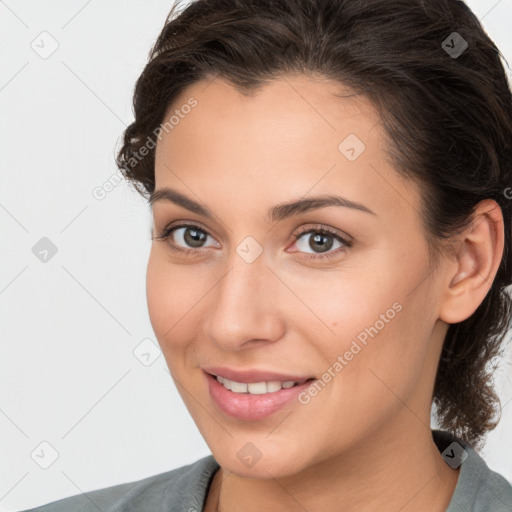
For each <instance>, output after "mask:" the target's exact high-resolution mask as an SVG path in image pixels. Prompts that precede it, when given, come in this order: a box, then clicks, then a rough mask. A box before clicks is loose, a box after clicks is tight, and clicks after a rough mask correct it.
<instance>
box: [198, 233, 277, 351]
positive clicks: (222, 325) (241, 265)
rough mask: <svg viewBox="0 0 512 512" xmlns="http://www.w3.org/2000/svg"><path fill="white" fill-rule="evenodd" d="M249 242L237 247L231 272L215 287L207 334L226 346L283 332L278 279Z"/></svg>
mask: <svg viewBox="0 0 512 512" xmlns="http://www.w3.org/2000/svg"><path fill="white" fill-rule="evenodd" d="M247 243H248V244H249V245H245V244H244V242H242V243H241V244H239V246H238V247H237V248H235V250H233V252H232V254H231V255H230V257H229V260H228V264H227V268H228V270H227V272H226V273H225V274H224V276H223V277H222V278H221V280H220V281H219V282H218V284H217V286H216V287H215V288H214V290H212V292H213V297H212V299H211V300H212V301H213V306H212V308H211V310H210V314H209V318H208V322H207V329H208V333H207V334H208V336H209V337H210V339H211V340H212V341H214V342H215V343H216V344H218V345H219V346H222V347H223V348H225V349H231V350H236V349H237V348H239V347H240V346H241V345H242V344H244V343H245V342H247V341H250V340H266V341H273V340H274V339H277V338H278V337H279V336H280V334H279V329H280V328H279V325H280V321H279V311H278V309H277V308H276V307H275V304H277V302H276V301H275V297H276V293H277V290H276V289H275V286H276V285H277V283H276V281H277V280H276V278H275V276H274V275H273V274H272V272H271V271H270V270H269V269H268V268H267V266H266V265H267V262H266V259H265V258H264V255H263V253H260V254H259V255H258V256H257V257H256V258H254V259H252V258H253V257H254V247H251V245H250V244H251V242H250V241H248V242H247ZM251 252H252V254H251ZM248 255H251V257H248Z"/></svg>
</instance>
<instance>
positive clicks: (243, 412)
mask: <svg viewBox="0 0 512 512" xmlns="http://www.w3.org/2000/svg"><path fill="white" fill-rule="evenodd" d="M205 375H206V378H207V380H208V387H209V389H210V395H211V397H212V398H213V400H214V401H215V403H216V404H217V406H218V407H219V409H220V410H221V411H222V412H223V413H225V414H227V415H228V416H231V417H233V418H238V419H241V420H246V421H255V420H260V419H262V418H266V417H267V416H270V415H271V414H274V413H275V412H277V411H278V410H280V409H281V408H283V407H284V406H285V405H287V404H289V403H290V402H292V401H293V400H294V399H296V398H297V395H298V394H299V393H300V392H301V391H303V390H304V389H306V388H307V387H308V386H309V385H310V384H311V383H312V382H313V381H312V380H308V381H306V382H304V383H303V384H300V385H298V386H294V387H293V388H287V389H285V388H282V389H280V390H279V391H274V392H272V393H265V394H261V395H252V394H251V393H235V392H234V391H230V390H229V389H226V388H225V387H224V386H223V385H222V384H221V383H220V382H219V381H218V380H217V379H216V378H215V377H213V376H212V375H210V374H208V373H205Z"/></svg>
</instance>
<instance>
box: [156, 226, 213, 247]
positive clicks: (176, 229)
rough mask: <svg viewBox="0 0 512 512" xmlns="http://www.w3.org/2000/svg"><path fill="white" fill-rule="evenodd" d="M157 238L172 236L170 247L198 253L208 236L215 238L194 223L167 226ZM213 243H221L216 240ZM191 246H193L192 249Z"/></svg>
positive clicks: (162, 238) (163, 238)
mask: <svg viewBox="0 0 512 512" xmlns="http://www.w3.org/2000/svg"><path fill="white" fill-rule="evenodd" d="M155 238H156V239H157V240H167V239H169V238H171V242H170V243H169V247H170V248H171V249H172V250H173V251H180V252H184V253H189V254H191V253H196V254H197V252H198V251H197V249H202V248H203V247H205V246H204V245H203V244H204V242H205V241H206V240H207V239H208V238H211V239H212V240H213V238H212V237H211V236H210V235H209V234H208V233H207V232H206V231H205V230H204V229H202V228H200V227H199V226H196V225H194V224H181V225H174V226H167V227H166V228H164V229H163V230H162V232H161V233H159V234H158V236H156V237H155ZM214 242H215V241H214ZM213 245H214V246H218V245H219V244H218V243H217V242H215V243H214V244H213ZM189 247H192V248H191V249H190V248H189Z"/></svg>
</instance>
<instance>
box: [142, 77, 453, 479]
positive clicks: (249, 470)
mask: <svg viewBox="0 0 512 512" xmlns="http://www.w3.org/2000/svg"><path fill="white" fill-rule="evenodd" d="M336 90H338V91H339V90H340V88H339V87H336V86H335V85H334V84H333V83H329V82H327V81H325V80H324V81H321V80H315V81H313V80H311V79H307V78H306V77H303V76H294V77H291V76H289V77H286V78H282V79H280V80H276V81H274V82H271V83H270V84H267V85H266V86H264V87H263V88H262V89H261V90H259V91H258V92H256V93H255V94H254V95H252V96H250V97H244V96H243V95H241V94H240V93H238V92H236V90H235V89H234V88H232V87H231V86H230V85H229V84H228V83H227V82H225V81H223V80H221V79H220V78H217V79H215V80H213V81H212V82H206V81H203V82H199V83H196V84H194V85H192V86H190V87H189V88H188V89H187V90H185V91H184V92H183V93H182V94H181V95H180V97H179V98H178V99H177V100H176V101H175V102H174V103H173V105H172V108H171V109H170V110H169V111H168V113H167V115H166V118H165V121H167V120H168V119H169V117H170V116H171V115H174V116H175V117H174V118H172V120H171V121H170V123H171V124H172V128H171V129H170V128H169V127H170V126H171V124H168V125H167V129H164V130H163V131H162V132H161V140H160V141H159V142H158V145H157V148H156V168H155V173H156V191H157V192H158V191H162V190H163V189H166V188H168V189H172V190H173V191H175V194H174V195H171V194H161V193H158V195H157V196H155V197H154V202H153V204H152V208H153V215H154V232H153V233H154V236H155V237H156V236H159V235H161V234H162V233H163V232H164V230H165V228H167V227H169V226H170V227H174V228H175V229H174V230H173V232H172V233H171V234H169V235H168V237H167V238H166V239H160V240H158V239H156V238H155V239H154V240H153V242H152V248H151V254H150V258H149V263H148V268H147V299H148V307H149V314H150V318H151V323H152V326H153V328H154V331H155V334H156V336H157V339H158V341H159V343H160V346H161V348H162V351H163V353H164V356H165V358H166V361H167V364H168V367H169V369H170V372H171V374H172V377H173V378H174V380H175V382H176V385H177V387H178V390H179V392H180V394H181V396H182V398H183V400H184V402H185V404H186V406H187V408H188V410H189V411H190V414H191V415H192V417H193V419H194V421H195V423H196V424H197V426H198V428H199V430H200V432H201V434H202V435H203V437H204V438H205V440H206V442H207V444H208V445H209V447H210V449H211V450H212V453H213V455H214V456H215V457H216V459H217V460H218V461H219V463H220V465H221V466H222V467H223V468H225V469H227V470H228V471H231V472H234V473H237V474H239V475H242V476H251V477H256V478H268V476H269V474H271V475H272V476H275V477H277V476H286V475H291V474H295V473H297V472H299V471H302V470H305V469H306V468H308V467H311V466H313V465H314V464H317V463H320V462H324V461H327V460H328V459H333V458H335V457H339V456H345V457H349V456H353V457H356V456H357V457H364V456H365V455H363V454H368V457H370V459H369V461H371V460H372V454H371V453H369V452H371V450H369V448H370V447H371V446H372V443H373V442H374V441H375V440H378V441H379V443H380V444H379V446H382V441H383V440H384V439H391V438H393V439H396V438H397V436H400V435H404V434H405V435H414V433H415V432H419V431H420V430H421V431H422V432H424V431H425V429H428V428H429V425H430V423H429V421H430V404H431V396H432V388H433V382H434V377H435V371H436V366H437V361H438V357H439V353H440V347H441V343H442V340H443V338H444V335H445V333H446V327H447V324H444V323H443V322H440V321H439V320H438V317H439V302H440V298H439V297H440V295H441V286H440V279H441V278H440V277H439V276H440V275H441V276H442V274H439V273H432V271H431V270H430V267H429V260H428V252H427V246H426V242H425V238H424V232H423V228H422V225H421V221H420V213H419V212H420V196H419V191H418V189H417V188H416V186H414V185H412V184H411V183H409V184H408V183H406V182H405V181H402V180H401V178H400V177H399V176H398V174H397V173H396V172H395V171H394V170H393V167H392V166H391V164H390V163H389V162H388V159H387V157H386V154H385V146H384V144H385V139H384V131H383V128H382V125H381V124H380V122H379V117H378V115H377V113H376V111H375V110H374V109H373V108H372V106H371V104H370V103H369V102H368V101H367V100H365V99H363V98H361V97H359V98H355V97H352V98H346V99H340V98H336V97H335V96H333V95H332V94H331V93H332V92H335V91H336ZM176 111H177V112H176ZM177 194H180V196H178V195H177ZM331 196H337V197H340V198H343V199H339V200H338V203H337V204H334V203H331V204H330V205H328V206H325V205H324V204H322V202H321V201H316V202H315V201H314V199H315V198H319V199H322V200H323V199H325V198H327V197H331ZM172 197H174V198H175V199H176V197H186V198H187V201H186V202H185V201H181V204H178V201H173V200H171V199H172ZM303 201H306V203H302V202H303ZM296 202H297V203H298V205H297V206H288V207H287V206H285V205H291V204H292V203H296ZM196 203H198V204H199V205H200V206H201V207H202V208H203V209H204V211H202V212H201V211H200V210H199V209H197V208H195V207H192V205H195V204H196ZM354 203H357V204H358V205H359V206H355V205H354ZM301 204H302V206H301ZM187 205H188V206H189V208H187ZM277 205H281V206H279V207H277ZM206 213H208V214H206ZM178 226H179V227H178ZM183 226H185V227H183ZM187 226H188V227H187ZM322 230H328V232H325V231H322ZM343 240H345V242H344V241H343ZM211 374H213V375H220V376H221V377H224V378H227V379H228V381H225V382H226V385H227V386H228V387H230V386H231V388H232V390H228V389H226V388H225V387H224V386H223V385H222V384H221V383H219V382H217V380H216V379H214V377H212V376H211ZM273 374H274V375H273ZM305 379H314V380H311V381H308V382H306V383H305V384H302V385H300V386H296V387H293V388H289V387H287V386H289V384H285V387H283V386H282V383H283V382H287V381H303V380H305ZM229 381H234V382H236V384H230V382H229ZM258 382H259V383H261V382H266V383H268V382H271V384H270V385H268V384H256V383H258ZM247 383H253V384H254V385H252V386H251V385H249V386H248V385H247ZM244 390H247V392H246V393H239V392H237V391H244ZM373 456H375V453H374V454H373Z"/></svg>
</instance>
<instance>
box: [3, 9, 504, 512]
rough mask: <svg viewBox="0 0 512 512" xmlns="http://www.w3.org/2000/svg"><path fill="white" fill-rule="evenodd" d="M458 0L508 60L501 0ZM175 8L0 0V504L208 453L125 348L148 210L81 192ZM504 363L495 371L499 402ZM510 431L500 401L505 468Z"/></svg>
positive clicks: (138, 326)
mask: <svg viewBox="0 0 512 512" xmlns="http://www.w3.org/2000/svg"><path fill="white" fill-rule="evenodd" d="M468 4H469V5H470V7H471V8H472V9H473V10H474V11H475V13H476V14H477V16H478V17H479V18H480V19H482V20H483V24H484V27H485V28H486V30H487V31H488V33H489V34H490V36H491V37H492V38H493V39H494V40H495V42H496V44H497V45H498V47H499V48H500V49H501V50H502V52H503V53H504V54H505V56H506V58H507V59H509V61H510V62H511V63H512V33H511V31H510V23H511V20H512V0H500V1H496V0H492V1H488V0H472V1H469V2H468ZM171 5H172V0H166V1H162V0H158V1H153V2H151V3H149V2H142V1H139V2H135V1H133V0H132V1H126V0H125V1H121V0H111V1H109V2H108V3H107V2H100V1H98V0H96V1H95V0H89V1H86V0H73V1H68V2H56V1H46V2H37V1H23V0H18V1H17V0H7V2H0V37H1V43H0V104H1V116H0V130H1V131H0V147H1V156H2V181H1V184H2V186H1V187H0V223H1V224H0V226H1V234H2V237H1V243H2V246H1V262H2V264H1V273H0V301H1V318H0V325H1V329H2V342H1V346H0V351H1V352H0V379H1V387H0V389H1V390H2V392H1V395H0V429H1V436H0V443H1V445H0V453H1V458H0V510H2V511H10V510H18V509H22V508H28V507H33V506H36V505H39V504H43V503H47V502H50V501H54V500H57V499H59V498H63V497H66V496H70V495H74V494H78V493H80V492H83V491H89V490H93V489H99V488H102V487H107V486H111V485H115V484H118V483H124V482H129V481H134V480H138V479H141V478H144V477H147V476H150V475H154V474H157V473H160V472H164V471H168V470H170V469H173V468H176V467H179V466H182V465H184V464H188V463H191V462H194V461H195V460H197V459H199V458H200V457H203V456H205V455H207V454H209V450H208V447H207V446H206V444H205V442H204V441H203V439H202V437H201V435H200V434H199V432H198V430H197V429H196V427H195V424H194V423H193V421H192V419H191V418H190V416H189V414H188V411H187V410H186V409H185V407H184V405H183V404H182V401H181V399H180V397H179V395H178V393H177V391H176V390H175V388H174V385H173V383H172V380H171V378H170V376H169V374H168V371H167V368H166V365H165V361H164V358H163V356H162V355H160V357H158V358H157V359H156V360H155V361H154V362H153V363H152V364H151V365H149V366H144V365H143V364H142V363H141V362H140V361H139V360H138V359H137V358H136V357H135V356H134V353H133V351H134V349H135V348H136V347H137V346H138V345H139V344H140V343H141V342H142V340H144V339H147V338H149V339H150V340H153V342H154V343H156V340H155V337H154V334H153V332H152V329H151V325H150V322H149V316H148V313H147V305H146V296H145V271H146V262H147V258H148V254H149V248H150V235H149V230H150V216H149V208H148V207H147V205H146V204H145V203H144V202H143V200H142V199H140V198H139V196H138V195H137V194H136V193H135V192H134V191H132V190H131V189H130V188H129V187H128V186H127V185H126V184H125V183H124V182H121V183H120V184H117V186H115V187H114V188H113V190H111V191H110V192H109V193H107V194H106V197H105V198H104V199H102V200H98V199H96V198H95V197H94V195H93V190H95V189H96V188H97V187H102V186H104V184H105V183H107V182H109V181H110V182H112V183H117V182H118V181H119V179H118V178H119V176H120V174H119V172H118V171H117V169H116V167H115V164H114V155H115V149H116V147H117V146H116V144H117V142H118V139H119V137H120V135H121V133H122V131H123V129H124V128H125V126H126V125H128V124H129V123H130V122H131V121H132V119H133V115H132V111H131V100H132V90H133V85H134V83H135V80H136V78H137V77H138V75H139V74H140V72H141V70H142V68H143V66H144V64H145V62H146V58H147V54H148V51H149V49H150V47H151V45H152V44H153V42H154V40H155V38H156V36H157V35H158V33H159V31H160V29H161V27H162V25H163V23H164V20H165V17H166V15H167V13H168V11H169V10H170V7H171ZM454 28H455V29H456V27H454ZM43 31H47V32H48V33H49V34H51V38H53V39H54V40H55V41H57V43H58V48H57V50H56V51H55V52H54V53H53V54H52V55H51V56H50V57H48V58H47V59H43V58H41V57H40V56H39V55H38V54H37V53H36V52H35V51H34V50H33V49H32V47H31V44H32V41H34V40H36V43H37V42H38V41H40V39H38V36H39V35H40V34H41V32H43ZM39 37H46V38H47V39H46V40H45V48H47V49H48V48H51V44H52V41H51V40H50V39H49V38H48V37H49V36H39ZM36 43H35V44H36ZM39 44H41V43H39ZM509 74H510V73H509ZM43 237H47V238H49V239H50V240H51V241H52V243H53V244H54V245H55V246H56V247H57V253H56V254H55V255H54V256H53V257H52V258H51V259H49V261H47V262H46V263H43V262H41V261H40V260H39V259H38V258H36V256H35V255H34V254H33V252H32V247H33V246H34V245H35V244H36V243H37V242H38V241H39V240H40V239H41V238H43ZM146 343H147V342H146ZM155 354H156V355H158V351H156V352H155ZM511 360H512V358H511V357H510V353H508V354H507V356H506V358H505V359H504V360H503V365H502V368H501V371H500V372H499V373H498V374H497V380H496V385H497V389H498V391H499V393H500V397H501V399H502V403H503V405H505V404H507V403H508V402H509V401H511V400H512V379H511V377H510V374H511V372H510V366H511ZM505 364H506V365H507V366H504V365H505ZM511 403H512V402H511ZM506 432H508V433H509V434H510V433H511V432H512V405H509V406H508V407H507V406H506V405H505V407H504V410H503V417H502V421H501V423H500V425H499V427H498V428H497V429H496V430H495V431H493V432H492V433H491V434H490V435H489V437H488V441H487V445H486V447H485V449H484V450H483V452H482V455H483V456H484V458H485V460H486V461H487V463H488V464H489V465H490V467H491V468H493V469H495V470H496V471H498V472H500V473H502V474H503V475H504V476H505V477H506V478H508V479H509V480H510V481H512V463H511V462H510V461H511V458H512V457H511V455H512V436H511V435H509V436H508V438H507V436H506V435H505V433H506ZM43 441H46V442H48V443H49V444H50V445H51V446H52V447H53V448H54V449H55V450H56V451H57V452H58V458H57V459H56V461H55V462H54V463H53V464H52V465H50V467H48V468H47V469H42V468H41V467H40V466H39V465H38V464H37V463H36V462H35V461H34V460H33V458H32V457H31V454H32V453H33V452H34V450H35V455H34V458H35V459H36V460H38V462H39V463H44V462H45V458H46V462H47V463H48V462H50V459H49V458H48V457H50V456H51V450H50V449H49V448H48V447H46V448H45V445H43V446H42V447H41V446H40V443H41V442H43ZM41 450H43V451H41ZM43 452H44V456H43V455H42V453H43ZM37 454H39V456H38V455H37Z"/></svg>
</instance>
